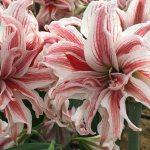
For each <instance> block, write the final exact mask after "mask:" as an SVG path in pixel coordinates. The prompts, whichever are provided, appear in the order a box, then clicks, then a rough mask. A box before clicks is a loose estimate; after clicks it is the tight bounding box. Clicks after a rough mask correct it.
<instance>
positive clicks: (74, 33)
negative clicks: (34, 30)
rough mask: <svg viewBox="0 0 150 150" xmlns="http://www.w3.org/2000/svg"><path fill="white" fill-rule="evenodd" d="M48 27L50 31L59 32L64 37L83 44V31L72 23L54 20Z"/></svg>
mask: <svg viewBox="0 0 150 150" xmlns="http://www.w3.org/2000/svg"><path fill="white" fill-rule="evenodd" d="M48 29H49V31H50V32H52V33H55V34H57V35H58V36H61V37H63V38H64V39H66V40H67V41H70V42H73V43H77V44H78V45H81V46H83V42H84V39H83V37H82V35H81V33H80V32H79V31H78V30H77V29H76V28H75V27H74V26H72V25H68V26H65V25H64V22H63V21H62V23H61V20H60V21H53V22H52V23H51V24H50V25H49V26H48Z"/></svg>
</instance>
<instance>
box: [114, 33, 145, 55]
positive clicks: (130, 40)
mask: <svg viewBox="0 0 150 150" xmlns="http://www.w3.org/2000/svg"><path fill="white" fill-rule="evenodd" d="M141 46H144V43H143V40H142V39H141V38H140V37H139V36H135V35H131V36H126V37H122V38H121V39H119V40H118V41H117V44H116V53H117V56H118V57H119V56H121V55H124V54H128V53H129V52H131V51H132V50H136V49H138V47H141ZM135 47H137V48H135ZM139 50H141V49H139Z"/></svg>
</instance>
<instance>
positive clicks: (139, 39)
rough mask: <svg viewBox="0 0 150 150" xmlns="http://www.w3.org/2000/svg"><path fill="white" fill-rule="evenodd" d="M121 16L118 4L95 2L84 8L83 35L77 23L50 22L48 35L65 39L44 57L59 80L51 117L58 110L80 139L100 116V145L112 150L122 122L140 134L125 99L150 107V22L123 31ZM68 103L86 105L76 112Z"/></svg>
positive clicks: (52, 98)
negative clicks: (71, 124)
mask: <svg viewBox="0 0 150 150" xmlns="http://www.w3.org/2000/svg"><path fill="white" fill-rule="evenodd" d="M120 16H121V15H120V14H119V13H118V9H117V6H116V3H113V2H106V1H97V2H91V3H90V4H89V6H88V8H87V9H86V11H85V13H84V16H83V19H82V23H81V33H80V32H79V31H78V30H77V29H76V28H75V27H74V26H73V25H75V26H76V25H77V24H78V23H77V22H76V21H70V23H67V21H66V19H64V20H63V19H62V20H60V21H55V22H52V23H51V24H50V25H49V26H48V29H49V31H50V32H51V33H53V34H55V35H57V36H58V37H61V38H62V40H60V41H57V42H56V43H53V44H52V45H50V46H49V48H48V49H47V52H46V54H45V56H44V57H43V64H44V65H46V66H47V67H50V68H52V69H53V70H54V73H55V74H56V75H57V76H58V77H59V81H58V82H57V84H56V85H55V87H53V88H51V90H50V91H49V99H47V100H46V101H45V103H46V107H47V108H46V109H47V110H46V111H47V112H49V114H48V115H49V117H51V116H54V114H52V112H53V111H54V112H55V117H56V120H57V121H58V120H59V121H60V122H61V121H62V120H63V121H62V122H61V123H62V124H63V123H64V124H66V118H67V119H68V118H69V119H70V122H73V123H74V125H75V127H76V130H77V131H78V132H79V133H80V134H89V133H91V134H94V132H93V131H92V129H91V123H92V120H93V118H94V116H95V114H96V112H97V111H98V112H99V113H100V115H101V117H102V120H101V121H100V123H99V124H98V126H97V128H98V132H99V134H100V135H101V146H102V149H110V150H112V149H116V148H115V147H114V145H115V144H114V143H115V141H116V139H118V138H120V136H121V133H122V130H123V127H124V119H125V120H126V121H127V122H128V125H129V127H130V128H132V129H133V130H135V131H140V130H141V129H140V128H138V127H136V126H135V125H134V124H133V123H132V122H131V121H130V120H129V118H128V116H127V114H126V106H125V102H126V99H127V98H128V97H133V98H134V99H135V100H136V101H138V102H141V103H142V104H143V105H145V106H147V107H149V108H150V95H149V90H150V86H149V82H150V71H149V69H150V68H149V67H150V46H149V44H148V42H147V40H149V39H148V38H149V29H150V23H149V22H147V23H143V24H139V25H135V26H132V27H130V28H128V29H126V30H124V31H123V29H122V21H123V20H121V19H120ZM78 25H79V24H78ZM83 36H84V37H85V38H83ZM65 73H67V74H65ZM69 99H78V101H82V105H81V106H79V107H78V108H77V109H75V110H74V111H72V109H70V107H69ZM69 119H68V120H69Z"/></svg>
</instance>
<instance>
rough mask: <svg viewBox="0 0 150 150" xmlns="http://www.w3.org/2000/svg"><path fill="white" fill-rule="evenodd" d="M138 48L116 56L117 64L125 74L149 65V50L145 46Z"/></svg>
mask: <svg viewBox="0 0 150 150" xmlns="http://www.w3.org/2000/svg"><path fill="white" fill-rule="evenodd" d="M140 49H141V50H138V49H137V50H136V51H132V52H130V53H128V54H124V55H122V56H121V57H119V58H118V59H119V60H118V62H119V66H120V68H121V69H122V70H123V72H124V73H125V74H131V73H133V72H135V71H136V70H140V68H145V67H148V66H150V51H149V50H145V48H140Z"/></svg>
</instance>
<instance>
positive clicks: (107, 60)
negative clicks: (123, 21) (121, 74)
mask: <svg viewBox="0 0 150 150" xmlns="http://www.w3.org/2000/svg"><path fill="white" fill-rule="evenodd" d="M106 9H107V10H108V11H107V10H106ZM92 19H93V20H91V22H92V23H93V24H92V25H91V30H90V31H89V35H90V36H89V37H88V38H87V41H86V43H85V59H86V61H87V63H88V64H89V66H90V67H92V68H93V69H95V70H97V71H99V72H102V71H103V72H104V68H105V69H106V68H109V67H110V66H113V67H114V68H115V69H116V70H118V64H117V58H116V54H115V50H114V45H113V41H115V40H116V39H117V36H118V35H119V33H120V32H121V26H120V20H119V17H118V16H117V14H116V12H115V11H114V10H112V8H110V6H107V5H106V6H103V7H101V8H100V9H98V10H97V11H96V12H95V16H93V17H92Z"/></svg>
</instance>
